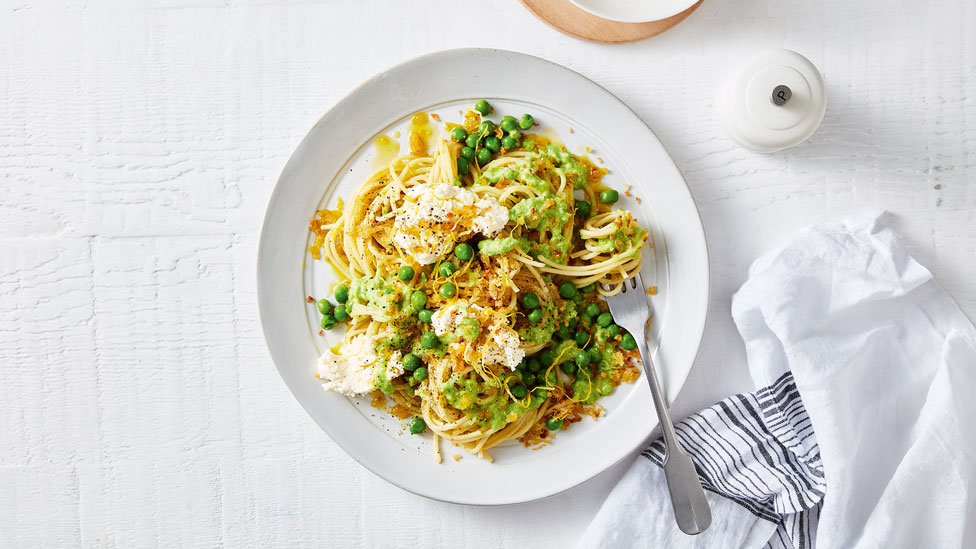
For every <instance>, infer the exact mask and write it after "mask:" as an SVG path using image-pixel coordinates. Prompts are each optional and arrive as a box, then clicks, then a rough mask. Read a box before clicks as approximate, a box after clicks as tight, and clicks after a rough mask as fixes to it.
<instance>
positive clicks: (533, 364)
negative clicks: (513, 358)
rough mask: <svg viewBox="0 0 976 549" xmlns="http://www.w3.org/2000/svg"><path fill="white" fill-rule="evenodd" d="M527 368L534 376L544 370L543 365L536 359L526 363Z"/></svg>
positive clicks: (530, 359) (532, 358)
mask: <svg viewBox="0 0 976 549" xmlns="http://www.w3.org/2000/svg"><path fill="white" fill-rule="evenodd" d="M525 368H526V369H527V370H528V371H530V372H532V373H533V374H534V373H536V372H538V371H539V370H541V369H542V363H541V362H539V359H538V358H536V357H531V358H529V360H527V361H526V362H525Z"/></svg>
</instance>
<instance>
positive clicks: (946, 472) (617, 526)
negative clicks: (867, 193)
mask: <svg viewBox="0 0 976 549" xmlns="http://www.w3.org/2000/svg"><path fill="white" fill-rule="evenodd" d="M886 219H887V216H886V215H885V214H870V215H865V216H861V217H859V218H855V219H852V220H849V221H847V222H845V223H835V224H822V225H816V226H813V227H810V228H808V229H806V230H804V231H802V232H800V233H799V234H798V235H796V236H795V237H793V238H792V239H790V240H789V241H788V242H786V243H785V244H783V245H782V246H780V247H779V248H777V249H775V250H773V251H772V252H770V253H768V254H767V255H765V256H764V257H762V258H760V259H759V260H757V261H756V262H755V263H754V264H753V265H752V267H751V269H750V271H749V279H748V280H747V281H746V283H745V284H744V285H743V286H742V288H741V289H740V290H739V292H738V293H737V294H736V295H735V297H734V299H733V303H732V315H733V318H734V319H735V322H736V325H737V326H738V328H739V333H740V334H741V335H742V339H743V341H744V343H745V347H746V353H747V357H748V360H749V369H750V372H751V375H752V377H753V380H754V381H755V383H756V385H757V386H759V387H762V389H760V390H759V391H756V392H755V393H750V394H740V395H735V396H733V397H729V398H727V399H725V400H723V401H721V402H719V403H718V404H716V405H714V406H712V407H710V408H708V409H706V410H704V411H702V412H700V413H697V414H694V415H692V416H691V417H688V418H687V419H685V420H684V421H681V422H680V423H679V424H678V425H677V426H676V430H677V432H678V437H679V439H680V440H681V442H682V444H684V446H685V449H686V450H687V451H688V452H689V453H690V454H691V456H692V458H693V459H694V460H695V463H696V465H697V466H698V470H699V476H700V478H701V480H702V484H703V486H704V487H705V488H706V494H707V497H708V498H709V503H710V505H711V506H712V517H713V520H712V526H711V528H709V530H707V531H706V532H705V533H703V534H701V535H699V536H694V537H692V536H685V535H684V534H682V533H681V532H680V531H679V530H678V529H677V527H676V526H675V525H674V521H673V514H672V511H671V506H670V501H669V499H668V492H667V488H666V484H665V479H664V474H663V472H662V470H661V469H660V467H659V466H660V463H661V458H662V456H663V453H664V452H663V450H664V448H663V444H662V442H661V441H657V442H655V443H653V444H652V445H651V446H650V447H649V448H647V449H646V450H645V451H644V452H643V453H642V454H641V456H642V457H640V458H638V459H637V460H636V461H635V463H634V464H633V466H631V468H630V469H629V470H628V472H627V473H626V474H625V475H624V477H623V478H622V479H621V481H620V482H619V483H618V485H617V486H616V487H615V488H614V490H613V491H612V492H611V494H610V496H609V497H608V498H607V501H606V502H605V503H604V505H603V507H602V508H601V509H600V511H599V513H597V516H596V517H595V518H594V520H593V522H592V524H591V525H590V527H589V529H588V530H587V531H586V533H585V534H584V537H583V539H582V540H581V542H580V547H614V548H616V547H669V548H670V547H708V548H711V547H715V548H719V547H721V548H724V547H771V548H772V547H775V548H779V547H784V548H790V547H796V548H808V547H845V548H846V547H886V548H891V547H974V546H976V497H973V498H970V497H969V494H970V493H973V494H974V496H976V329H974V328H973V326H972V324H971V323H970V322H969V320H968V319H967V318H966V317H965V315H963V313H962V312H961V311H960V310H959V307H958V306H957V305H956V303H955V302H954V301H952V299H951V298H950V297H949V296H948V294H946V293H945V291H944V290H943V289H942V288H941V287H940V286H939V285H938V283H937V282H936V281H935V280H934V279H933V278H932V275H931V274H930V273H929V272H928V271H927V270H926V269H925V268H923V267H922V266H921V265H919V264H918V263H917V262H916V261H915V260H914V259H912V258H911V256H909V255H908V253H907V252H906V251H905V250H904V248H903V247H902V246H901V243H900V242H899V240H898V238H897V237H896V236H895V234H894V233H893V232H892V231H891V230H890V229H889V228H887V226H886Z"/></svg>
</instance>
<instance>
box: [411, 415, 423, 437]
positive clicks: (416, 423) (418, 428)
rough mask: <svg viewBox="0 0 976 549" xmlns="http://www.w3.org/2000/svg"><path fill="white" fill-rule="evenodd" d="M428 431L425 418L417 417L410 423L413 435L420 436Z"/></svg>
mask: <svg viewBox="0 0 976 549" xmlns="http://www.w3.org/2000/svg"><path fill="white" fill-rule="evenodd" d="M426 430H427V424H426V423H424V419H423V418H420V417H415V418H413V421H411V422H410V432H411V433H413V434H415V435H419V434H420V433H423V432H424V431H426Z"/></svg>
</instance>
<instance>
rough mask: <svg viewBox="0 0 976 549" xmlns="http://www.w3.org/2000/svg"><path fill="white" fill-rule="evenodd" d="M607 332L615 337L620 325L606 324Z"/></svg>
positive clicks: (618, 332) (618, 333)
mask: <svg viewBox="0 0 976 549" xmlns="http://www.w3.org/2000/svg"><path fill="white" fill-rule="evenodd" d="M607 333H608V334H610V337H617V336H618V335H620V326H617V325H616V324H611V325H609V326H607Z"/></svg>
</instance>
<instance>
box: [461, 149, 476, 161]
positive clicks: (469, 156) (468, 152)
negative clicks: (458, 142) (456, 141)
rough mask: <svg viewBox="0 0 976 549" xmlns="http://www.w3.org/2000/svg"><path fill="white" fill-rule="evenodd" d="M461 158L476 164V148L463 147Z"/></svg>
mask: <svg viewBox="0 0 976 549" xmlns="http://www.w3.org/2000/svg"><path fill="white" fill-rule="evenodd" d="M461 158H463V159H465V160H467V161H468V162H474V147H461Z"/></svg>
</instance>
